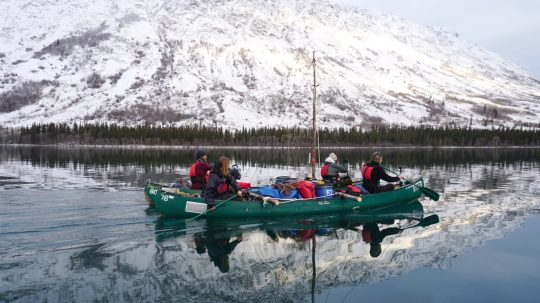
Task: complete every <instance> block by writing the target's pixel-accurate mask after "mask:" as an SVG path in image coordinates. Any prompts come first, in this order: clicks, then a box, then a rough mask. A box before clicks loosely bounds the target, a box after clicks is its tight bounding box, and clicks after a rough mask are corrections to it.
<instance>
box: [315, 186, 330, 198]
mask: <svg viewBox="0 0 540 303" xmlns="http://www.w3.org/2000/svg"><path fill="white" fill-rule="evenodd" d="M333 194H334V188H333V187H332V186H323V187H315V195H316V196H317V197H324V196H331V195H333Z"/></svg>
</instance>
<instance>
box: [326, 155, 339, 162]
mask: <svg viewBox="0 0 540 303" xmlns="http://www.w3.org/2000/svg"><path fill="white" fill-rule="evenodd" d="M328 158H332V160H334V162H336V161H337V156H336V154H334V153H330V154H329V155H328Z"/></svg>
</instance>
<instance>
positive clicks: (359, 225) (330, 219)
mask: <svg viewBox="0 0 540 303" xmlns="http://www.w3.org/2000/svg"><path fill="white" fill-rule="evenodd" d="M438 221H439V218H438V216H437V215H431V216H428V217H424V210H423V207H422V204H421V203H420V202H418V201H411V202H410V203H408V204H405V205H400V206H397V207H392V208H386V209H383V210H373V211H362V212H352V213H351V212H347V213H337V214H331V215H324V216H310V217H306V216H300V217H283V218H268V219H264V218H245V219H199V220H191V219H167V218H160V219H159V220H158V221H157V222H156V229H155V232H156V242H157V244H158V245H159V246H160V247H161V248H160V251H164V250H165V249H172V250H175V246H176V245H178V243H182V242H183V241H182V239H185V240H186V242H184V243H186V244H187V246H183V247H187V248H190V247H191V248H194V250H193V251H192V252H193V253H194V254H197V255H201V256H202V255H204V254H208V258H207V260H210V262H211V263H213V266H215V268H217V269H219V271H220V272H221V273H228V272H229V271H231V270H232V268H231V266H230V264H229V262H232V261H231V260H234V263H235V264H239V262H247V261H246V260H251V261H250V262H253V263H255V264H256V263H257V262H262V263H264V262H263V261H262V260H272V259H274V258H278V259H279V258H284V259H283V260H285V259H286V258H287V257H286V256H288V255H289V254H290V255H294V254H295V253H294V251H304V250H305V249H306V248H309V250H312V253H313V254H315V246H316V245H315V243H316V242H320V243H326V244H323V245H327V244H328V243H330V242H329V241H336V240H337V242H334V244H333V245H336V247H338V246H339V245H340V244H339V242H342V243H349V245H353V243H358V244H360V246H363V245H362V244H363V243H364V244H365V245H368V243H369V245H370V249H369V255H371V257H373V258H377V257H380V255H381V252H382V251H383V250H384V249H383V247H384V244H382V243H384V240H385V239H386V238H387V237H388V236H390V235H396V234H399V233H401V231H403V230H404V229H407V228H413V227H425V226H428V225H431V224H434V223H437V222H438ZM404 225H407V226H408V227H404ZM351 231H354V233H355V234H356V235H352V234H351V233H350V232H351ZM261 236H262V237H261ZM265 239H266V240H265ZM171 244H172V245H171ZM239 244H243V245H239ZM319 246H320V245H319ZM351 247H352V246H351ZM259 249H261V250H259ZM233 251H235V252H236V251H239V252H238V253H239V254H240V255H241V257H239V258H237V257H238V256H236V255H233ZM351 251H352V250H351ZM187 252H188V254H189V249H188V250H187ZM267 253H272V254H274V255H264V254H267ZM278 256H280V257H278ZM188 259H189V260H193V261H191V262H197V261H196V260H201V259H200V258H188ZM203 259H204V258H203ZM274 261H276V262H279V261H278V260H277V259H276V260H274ZM262 263H261V264H262ZM194 264H195V263H194ZM194 266H196V267H198V268H202V267H204V266H202V267H200V266H199V265H194ZM246 266H249V265H247V264H242V267H246ZM258 266H263V265H258ZM236 274H238V273H236Z"/></svg>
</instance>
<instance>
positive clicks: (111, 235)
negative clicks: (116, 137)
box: [0, 146, 540, 302]
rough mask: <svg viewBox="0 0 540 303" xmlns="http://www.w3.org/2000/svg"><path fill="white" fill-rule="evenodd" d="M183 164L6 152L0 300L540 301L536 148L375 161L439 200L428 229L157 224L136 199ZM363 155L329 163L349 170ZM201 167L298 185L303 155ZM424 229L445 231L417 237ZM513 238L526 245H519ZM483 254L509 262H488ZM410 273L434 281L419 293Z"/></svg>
mask: <svg viewBox="0 0 540 303" xmlns="http://www.w3.org/2000/svg"><path fill="white" fill-rule="evenodd" d="M193 152H194V151H192V150H122V149H69V148H56V147H9V146H8V147H6V146H4V147H1V148H0V163H1V165H0V191H1V192H2V198H1V199H0V205H1V206H2V212H0V301H7V302H41V301H48V302H95V301H104V302H105V301H108V302H118V301H123V302H157V301H159V302H239V301H241V302H268V301H269V302H305V301H309V300H310V299H311V300H313V298H315V299H316V301H317V302H355V301H358V299H359V298H360V297H359V296H362V297H361V298H362V299H366V298H367V299H369V298H371V299H373V300H380V299H381V298H383V299H382V301H398V299H399V300H400V301H413V300H414V301H415V302H426V301H429V300H430V299H433V301H437V299H438V302H448V301H445V298H440V296H439V294H440V293H441V292H445V291H446V288H447V286H446V285H448V284H450V285H453V287H452V288H451V289H452V294H449V295H448V296H447V298H446V299H448V298H455V296H456V294H460V293H462V292H464V293H465V294H466V295H461V296H460V297H459V296H458V298H460V299H463V300H465V301H466V300H467V299H466V298H467V296H470V295H476V297H475V298H478V297H479V296H485V297H486V298H491V299H495V301H496V299H497V298H510V297H512V296H513V297H516V296H518V298H521V299H522V300H519V299H518V300H516V302H536V300H537V295H536V293H537V291H536V290H537V287H536V285H535V284H534V283H532V282H536V281H538V280H539V279H540V276H539V273H538V271H536V270H535V268H538V267H539V266H540V261H539V260H538V256H539V255H540V252H539V253H537V251H539V250H540V245H539V244H537V243H538V241H531V239H534V234H535V233H534V232H531V233H529V231H535V225H532V226H531V225H530V224H532V223H531V222H540V221H538V220H536V221H534V220H532V221H531V219H530V218H531V216H534V214H535V213H536V214H537V213H538V209H539V208H540V198H539V197H540V183H538V176H539V172H540V162H539V160H538V159H540V149H500V150H498V149H484V150H480V149H474V150H471V149H465V150H462V149H453V150H452V149H448V150H447V149H433V150H430V149H421V150H415V149H397V150H384V151H383V154H384V155H385V156H386V157H385V158H386V159H388V162H389V165H390V162H391V164H392V165H393V166H392V168H395V167H398V166H403V167H404V168H405V172H404V173H405V174H406V175H422V176H424V178H425V180H426V183H427V186H428V187H430V188H432V189H434V190H436V191H437V192H439V193H441V199H440V201H438V202H433V201H429V200H427V199H424V198H422V199H420V202H421V203H422V205H423V211H424V212H425V217H424V214H423V212H422V208H420V210H418V208H416V210H415V207H413V206H414V205H415V204H417V203H412V204H411V205H409V206H408V207H411V209H409V210H406V209H405V210H401V211H396V210H393V211H391V210H385V211H384V212H386V211H388V212H389V213H387V214H386V215H385V214H384V212H382V213H361V214H349V215H348V216H345V215H334V216H326V217H309V218H279V219H272V220H267V221H262V222H258V221H250V220H235V221H232V220H227V221H205V220H191V221H187V220H185V221H182V220H174V219H163V218H160V217H159V214H158V213H157V212H156V211H155V209H147V206H146V203H145V201H144V198H143V195H142V186H144V183H145V181H146V180H147V179H152V180H156V181H163V182H170V181H172V180H174V177H175V176H176V175H178V174H180V175H181V174H185V173H187V170H188V168H189V164H191V163H192V161H193V159H192V158H193ZM370 152H371V150H370V149H364V150H353V149H351V150H348V149H346V150H339V151H338V153H339V155H340V158H342V159H348V160H349V161H350V163H355V166H354V169H356V170H357V169H358V168H359V166H358V163H359V161H361V160H363V159H365V158H366V157H367V156H369V153H370ZM209 153H211V154H213V155H221V154H224V155H227V156H230V157H231V159H234V163H238V164H240V165H241V168H242V176H243V180H245V181H248V182H251V183H252V184H261V183H263V184H264V183H265V182H266V183H267V182H268V180H269V178H271V177H275V176H280V175H286V176H291V177H302V176H303V175H304V173H305V172H306V166H305V161H306V153H304V151H302V150H294V149H283V150H277V151H272V150H262V151H258V150H248V151H242V150H238V149H234V150H217V149H213V150H209ZM356 177H358V175H357V176H356ZM396 213H400V214H401V217H393V215H395V214H396ZM434 214H436V215H438V216H440V219H441V221H440V222H439V223H437V224H431V225H429V226H427V227H426V228H422V226H423V225H425V224H428V223H430V222H436V221H437V220H433V218H434V217H432V215H434ZM422 218H423V220H421V219H422ZM428 219H429V220H428ZM417 224H420V225H419V226H416V227H414V226H415V225H417ZM528 224H529V225H528ZM524 226H525V227H526V230H525V228H524ZM538 226H540V223H538ZM538 226H537V227H536V230H537V229H538ZM407 227H410V228H407ZM406 228H407V229H406ZM519 232H521V233H522V234H523V233H525V234H527V233H528V234H532V235H533V236H530V235H529V236H528V237H527V238H524V239H521V240H520V239H519V237H517V238H516V237H515V235H516V233H519ZM370 241H371V245H370V243H366V242H370ZM519 241H522V242H519ZM493 245H495V246H497V245H498V247H504V249H500V250H499V251H495V252H497V253H499V254H493V251H489V250H488V251H486V247H489V246H493ZM372 247H374V248H373V249H372ZM510 247H516V248H517V249H514V250H513V251H512V253H513V255H508V251H509V248H510ZM379 249H380V254H379ZM473 254H477V255H478V257H477V259H475V260H474V262H470V263H466V266H459V265H460V263H461V264H462V263H463V260H466V261H469V260H470V259H467V258H468V257H469V256H471V255H473ZM372 255H373V256H377V257H372ZM501 260H504V261H501ZM482 262H485V264H484V267H482V266H479V263H482ZM313 264H315V266H313ZM495 265H496V266H495ZM513 265H514V266H515V268H514V267H511V266H513ZM536 265H538V266H536ZM419 272H420V273H426V272H427V273H429V275H427V276H426V278H425V279H424V280H423V283H417V282H418V280H417V279H418V273H419ZM486 272H489V273H490V276H489V277H487V276H485V275H484V276H482V275H481V274H479V273H486ZM497 272H504V273H505V274H504V275H498V274H497ZM507 273H509V274H510V275H507ZM512 273H513V274H512ZM452 274H453V275H452ZM314 276H315V278H314ZM499 276H500V278H499ZM463 277H468V280H467V283H466V284H467V285H466V286H464V285H465V283H463ZM473 279H475V280H473ZM395 281H399V283H397V284H398V285H397V286H396V287H395V288H393V289H391V290H390V291H389V290H388V289H387V288H386V287H388V285H389V284H391V283H395ZM432 281H433V283H431V282H432ZM509 281H511V282H512V283H509ZM531 281H532V282H531ZM436 282H440V283H439V284H437V285H443V286H436V285H435V284H436ZM487 283H489V286H490V287H489V288H482V286H483V285H486V284H487ZM402 284H404V285H408V287H407V292H406V293H401V292H400V289H404V288H403V287H402V286H401V285H402ZM425 284H429V285H431V288H429V287H425ZM533 284H534V285H533ZM415 285H417V287H418V290H415V291H412V290H411V289H415ZM449 289H450V288H449ZM448 291H450V290H448ZM448 291H446V293H448ZM467 291H469V292H467ZM367 293H370V294H372V295H371V296H369V297H366V294H367ZM417 293H422V294H426V296H425V297H418V296H415V294H417ZM349 294H350V295H349ZM395 294H401V295H402V297H399V298H396V295H395ZM385 295H387V296H385ZM505 296H506V297H505ZM310 297H311V298H310ZM458 301H461V300H458ZM475 301H479V300H475ZM480 301H482V300H480ZM484 301H485V300H484ZM492 301H493V300H491V301H489V302H492Z"/></svg>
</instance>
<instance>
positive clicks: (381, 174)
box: [362, 162, 399, 194]
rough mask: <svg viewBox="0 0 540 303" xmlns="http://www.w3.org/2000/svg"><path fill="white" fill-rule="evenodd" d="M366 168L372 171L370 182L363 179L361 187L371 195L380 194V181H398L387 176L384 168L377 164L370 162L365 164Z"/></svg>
mask: <svg viewBox="0 0 540 303" xmlns="http://www.w3.org/2000/svg"><path fill="white" fill-rule="evenodd" d="M367 166H368V167H373V171H372V172H371V180H366V179H365V178H364V179H363V180H362V186H363V187H364V188H365V189H366V190H367V191H369V192H370V193H372V194H374V193H378V192H380V186H381V184H380V183H381V180H384V181H386V182H397V181H399V177H392V176H389V175H387V174H386V172H385V171H384V168H383V167H382V166H381V165H380V164H379V163H377V162H371V163H369V164H367Z"/></svg>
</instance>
